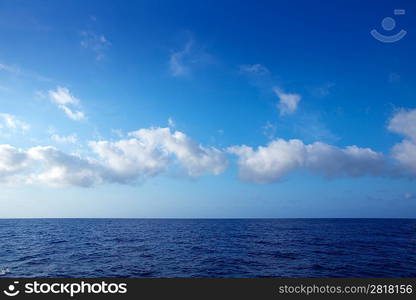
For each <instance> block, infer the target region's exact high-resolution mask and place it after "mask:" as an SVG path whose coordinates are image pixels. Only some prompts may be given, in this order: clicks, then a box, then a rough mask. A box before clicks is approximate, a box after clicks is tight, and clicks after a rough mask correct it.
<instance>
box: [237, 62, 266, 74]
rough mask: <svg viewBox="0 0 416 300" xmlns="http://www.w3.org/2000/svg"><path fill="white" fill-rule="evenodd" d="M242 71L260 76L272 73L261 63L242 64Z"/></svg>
mask: <svg viewBox="0 0 416 300" xmlns="http://www.w3.org/2000/svg"><path fill="white" fill-rule="evenodd" d="M240 72H241V73H245V74H249V75H258V76H263V75H268V74H270V71H269V70H268V69H267V68H266V67H265V66H263V65H261V64H253V65H241V66H240Z"/></svg>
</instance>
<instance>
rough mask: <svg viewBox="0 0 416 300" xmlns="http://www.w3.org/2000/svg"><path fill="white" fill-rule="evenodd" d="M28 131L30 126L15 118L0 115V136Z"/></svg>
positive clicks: (9, 115) (5, 114) (4, 114)
mask: <svg viewBox="0 0 416 300" xmlns="http://www.w3.org/2000/svg"><path fill="white" fill-rule="evenodd" d="M29 129H30V125H29V124H27V123H26V122H23V121H21V120H19V119H18V118H17V117H16V116H14V115H11V114H7V113H0V135H3V136H10V135H11V134H13V133H16V132H20V133H24V132H26V131H28V130H29Z"/></svg>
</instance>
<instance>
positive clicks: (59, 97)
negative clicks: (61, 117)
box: [48, 86, 86, 121]
mask: <svg viewBox="0 0 416 300" xmlns="http://www.w3.org/2000/svg"><path fill="white" fill-rule="evenodd" d="M48 94H49V98H50V100H51V101H52V102H53V103H54V104H56V105H57V106H58V107H59V108H60V109H61V110H62V111H63V112H64V113H65V114H66V115H67V116H68V117H69V118H70V119H72V120H76V121H78V120H82V119H85V118H86V117H85V114H84V112H82V111H80V110H75V109H73V108H70V107H78V106H79V105H80V103H81V101H80V100H79V99H78V98H76V97H74V96H73V95H72V94H71V93H70V92H69V90H68V89H67V88H65V87H60V86H58V87H57V88H56V90H55V91H54V90H49V91H48Z"/></svg>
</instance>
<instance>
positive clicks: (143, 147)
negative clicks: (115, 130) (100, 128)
mask: <svg viewBox="0 0 416 300" xmlns="http://www.w3.org/2000/svg"><path fill="white" fill-rule="evenodd" d="M129 136H130V137H132V138H130V139H125V140H120V141H117V142H108V141H99V142H91V143H90V146H91V147H92V149H93V151H95V152H96V153H97V154H98V155H99V157H100V158H101V159H102V160H104V161H105V164H106V165H107V166H108V167H109V168H110V169H112V170H114V172H115V174H116V175H117V176H118V177H119V179H120V180H121V181H131V180H133V181H134V180H136V179H137V178H139V179H140V178H141V177H150V176H155V175H157V174H159V173H161V172H164V171H166V169H167V168H168V166H169V165H171V164H178V165H179V166H181V167H182V168H184V169H185V171H186V173H187V174H188V175H189V176H193V177H194V176H201V175H204V174H214V175H218V174H220V173H221V172H223V170H224V169H225V168H226V166H227V159H226V157H225V154H224V153H223V152H222V151H220V150H218V149H216V148H212V147H204V146H202V145H200V144H197V143H196V142H194V141H193V140H191V139H190V138H189V137H187V136H186V135H185V134H184V133H182V132H180V131H175V132H171V129H170V128H150V129H140V130H137V131H134V132H131V133H129Z"/></svg>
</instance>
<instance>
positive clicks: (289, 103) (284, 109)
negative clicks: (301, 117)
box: [273, 87, 301, 116]
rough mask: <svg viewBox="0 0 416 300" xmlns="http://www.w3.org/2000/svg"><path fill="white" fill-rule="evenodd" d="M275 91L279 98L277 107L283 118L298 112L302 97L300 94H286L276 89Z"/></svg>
mask: <svg viewBox="0 0 416 300" xmlns="http://www.w3.org/2000/svg"><path fill="white" fill-rule="evenodd" d="M273 91H274V92H275V94H276V95H277V97H278V98H279V102H278V103H277V107H278V109H279V111H280V115H281V116H285V115H291V114H293V113H295V112H296V110H297V108H298V104H299V101H300V99H301V96H300V95H299V94H288V93H285V92H284V91H283V90H282V89H281V88H279V87H274V88H273Z"/></svg>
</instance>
